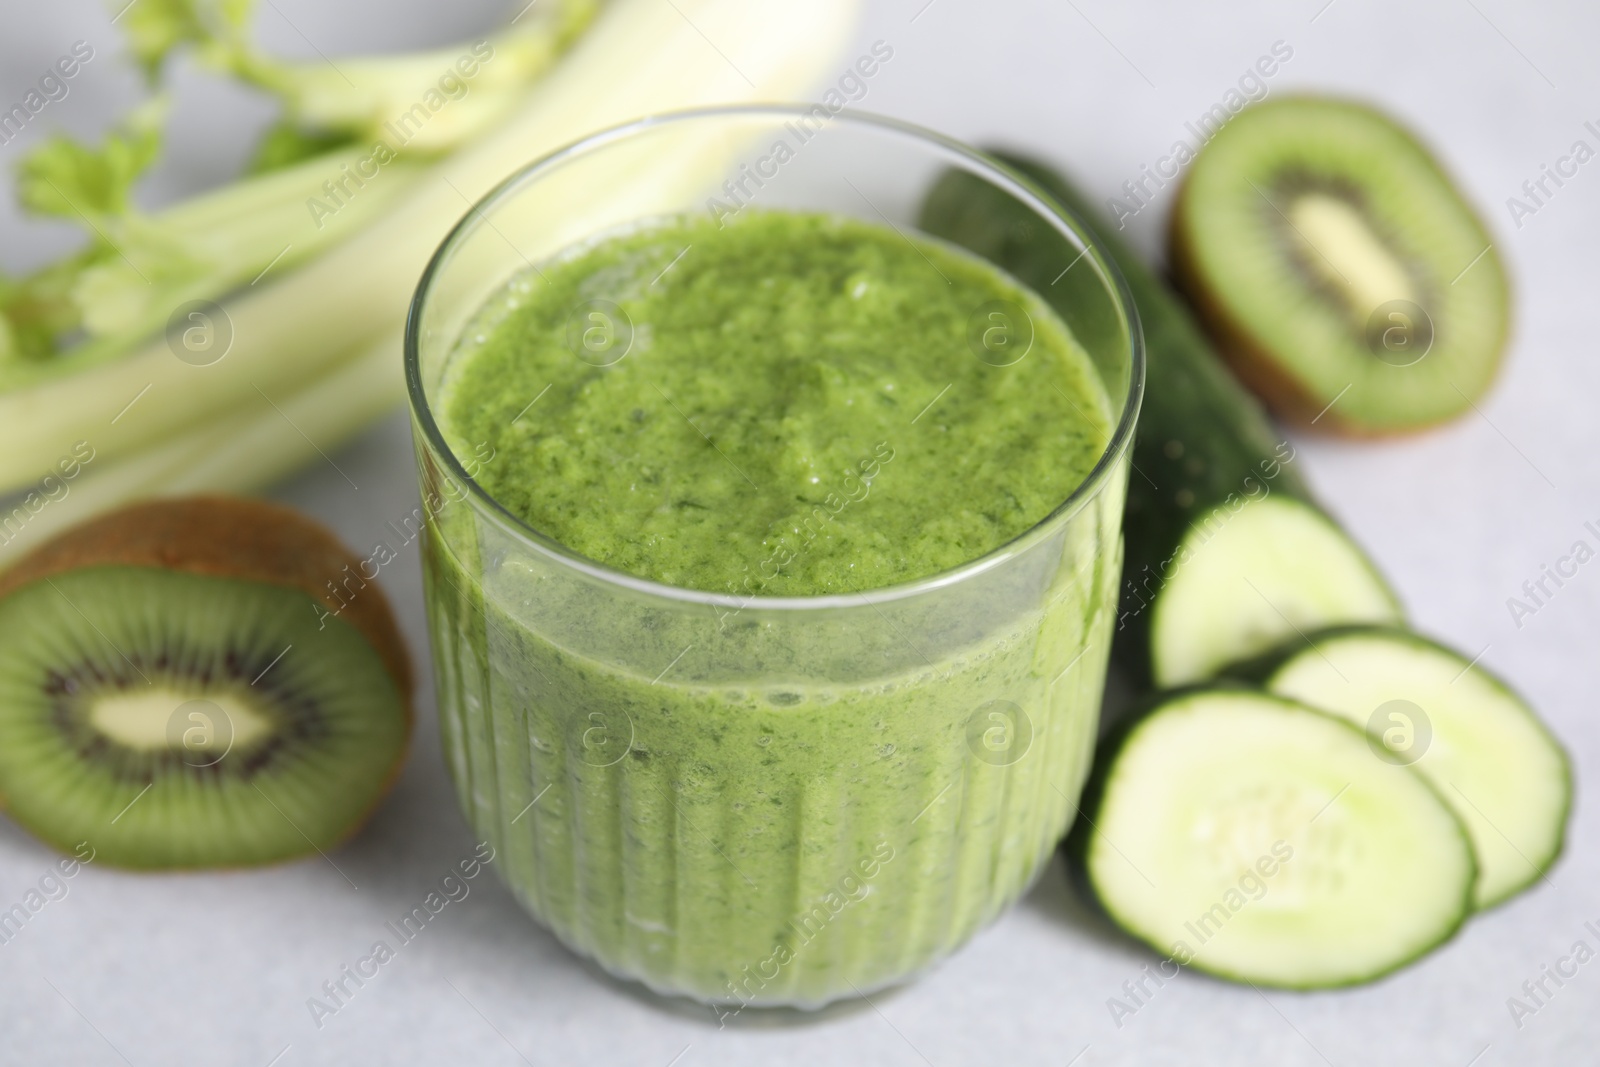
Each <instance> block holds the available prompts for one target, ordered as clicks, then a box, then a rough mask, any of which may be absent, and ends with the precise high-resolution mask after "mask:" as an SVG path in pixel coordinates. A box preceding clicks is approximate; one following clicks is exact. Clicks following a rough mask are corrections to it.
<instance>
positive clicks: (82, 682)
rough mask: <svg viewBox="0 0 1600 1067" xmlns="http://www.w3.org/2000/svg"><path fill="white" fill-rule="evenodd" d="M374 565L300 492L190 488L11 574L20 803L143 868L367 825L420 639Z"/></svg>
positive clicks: (30, 814)
mask: <svg viewBox="0 0 1600 1067" xmlns="http://www.w3.org/2000/svg"><path fill="white" fill-rule="evenodd" d="M357 564H358V561H357V559H356V557H355V556H353V555H352V554H351V553H350V552H349V551H348V550H346V549H345V548H344V547H343V546H342V545H340V544H339V542H338V541H337V540H336V539H335V538H334V537H333V535H332V534H330V533H328V532H327V531H326V530H324V529H322V528H321V527H320V526H317V525H316V524H314V523H312V522H311V521H309V520H307V519H306V518H304V517H302V516H300V515H299V514H298V513H296V512H293V511H291V510H289V509H287V508H282V507H278V506H276V505H272V504H268V503H265V502H262V501H256V500H247V499H236V498H227V497H193V498H185V499H173V500H163V501H155V502H148V503H142V504H136V505H133V506H131V507H128V508H125V509H122V510H120V511H117V512H114V513H112V514H109V515H106V516H103V517H101V518H99V519H96V520H93V521H91V522H89V523H87V524H85V525H83V526H79V527H77V528H75V529H73V530H70V531H68V532H67V533H66V534H64V535H63V536H61V537H60V538H58V539H56V540H55V541H53V542H51V543H50V544H48V545H46V546H44V547H42V548H40V549H39V550H38V551H36V552H35V553H33V554H32V555H30V556H28V557H25V558H24V559H22V560H21V561H19V562H18V563H17V565H16V566H15V567H14V568H12V569H11V570H9V571H7V572H5V573H4V574H0V799H3V803H4V806H5V808H6V809H7V811H8V812H9V814H10V815H11V817H12V818H13V819H15V820H16V821H17V822H18V823H20V824H21V825H22V826H24V827H25V828H26V829H28V830H29V831H30V832H31V833H33V834H34V835H35V836H37V837H39V838H40V839H41V840H43V841H45V842H47V843H49V844H51V845H53V846H55V847H57V848H60V849H63V850H67V851H70V850H72V849H74V848H76V847H77V846H78V845H79V844H80V843H81V842H85V841H87V842H88V843H89V844H90V845H91V846H92V847H93V848H94V850H95V858H96V862H104V863H107V864H110V865H113V866H121V867H130V868H145V869H171V868H199V867H237V866H249V865H255V864H262V863H272V862H276V861H281V860H287V859H291V858H294V857H297V856H301V855H304V854H307V853H310V852H312V851H314V850H323V851H325V850H327V849H328V848H331V847H332V846H334V845H336V844H337V843H339V842H340V841H341V840H343V839H344V838H345V837H347V836H349V835H350V834H351V833H353V832H354V831H355V830H356V829H357V828H359V826H360V825H361V823H362V822H364V821H365V818H366V816H367V815H368V813H370V812H371V811H372V809H373V808H374V807H375V806H376V804H377V802H378V800H379V799H380V798H381V797H382V795H383V794H384V793H385V792H386V790H387V788H388V786H389V785H390V784H391V782H392V781H393V779H394V777H395V775H396V774H397V772H398V770H399V767H400V764H401V762H402V761H403V759H404V755H405V751H406V747H407V743H408V741H409V737H410V732H411V710H410V698H411V682H410V667H409V663H408V660H407V657H406V652H405V646H404V644H403V643H402V641H401V639H400V636H399V632H398V630H397V628H396V627H395V623H394V618H393V615H392V613H391V611H390V609H389V606H388V604H387V602H386V601H385V599H384V597H383V594H382V593H381V592H380V591H379V590H378V588H377V586H375V585H371V584H367V585H365V586H364V587H362V588H360V589H358V590H356V591H355V593H354V595H353V597H352V596H351V593H350V592H349V591H348V590H349V589H350V585H349V583H348V575H349V573H350V571H347V570H346V568H347V567H349V568H350V569H351V570H352V571H353V570H355V569H356V568H357ZM341 582H343V583H344V584H343V585H341V584H340V583H341ZM336 590H337V593H338V595H336Z"/></svg>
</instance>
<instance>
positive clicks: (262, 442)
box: [0, 336, 405, 570]
mask: <svg viewBox="0 0 1600 1067" xmlns="http://www.w3.org/2000/svg"><path fill="white" fill-rule="evenodd" d="M404 395H405V382H404V378H403V376H402V374H401V372H400V338H399V337H398V336H389V337H385V338H383V340H382V341H380V342H378V343H377V344H374V345H372V346H370V347H368V348H367V349H365V350H364V351H362V352H360V353H358V354H356V355H355V356H354V357H353V358H350V359H347V360H345V361H344V362H343V363H341V364H339V365H338V366H337V367H335V368H334V369H333V370H331V371H330V372H329V373H327V374H324V375H323V376H321V377H319V378H318V379H316V380H315V381H313V382H311V383H308V384H306V385H305V386H303V387H302V388H301V389H300V390H299V391H298V392H297V393H294V394H292V395H289V396H285V397H270V399H269V396H262V395H260V394H257V395H256V396H255V401H254V403H249V402H247V403H245V404H243V405H241V406H240V407H239V408H238V409H235V410H233V411H229V412H224V413H222V415H221V416H220V417H218V418H216V419H215V420H213V421H211V422H207V423H204V424H202V425H199V426H196V427H194V428H192V429H190V430H187V431H185V432H183V433H180V434H176V435H174V436H173V437H171V438H168V439H167V440H165V441H163V442H161V443H160V444H158V445H157V446H155V447H154V448H150V449H147V450H145V451H143V452H140V453H138V454H137V455H134V456H131V457H128V458H126V459H124V460H121V461H117V462H111V463H107V464H105V465H104V466H102V465H101V464H102V461H103V460H104V457H103V456H101V455H99V454H98V453H97V454H96V456H95V460H94V462H92V463H90V464H89V465H88V466H86V467H85V468H84V470H83V473H82V474H81V475H80V476H79V477H78V478H77V479H75V480H73V481H70V482H65V483H63V484H65V485H66V487H67V492H66V495H65V496H64V497H61V498H60V499H57V500H52V501H51V502H49V503H48V504H45V505H44V506H43V507H42V508H40V509H39V511H38V513H37V514H33V515H28V514H27V513H26V511H25V509H22V508H21V506H20V505H19V504H17V503H16V502H15V501H13V502H11V505H10V507H9V508H6V507H4V506H0V570H3V569H5V568H6V567H8V566H10V565H11V563H13V562H15V560H17V559H18V558H20V557H21V556H22V555H23V554H25V553H26V552H27V551H28V550H29V549H31V548H33V547H34V546H36V545H39V544H42V543H43V542H44V541H46V540H48V539H49V538H50V537H52V536H54V535H55V534H57V533H59V532H60V531H61V530H64V529H67V528H68V527H70V526H73V525H75V524H76V523H79V522H82V521H83V520H84V519H87V518H89V517H90V516H92V515H95V514H97V513H99V512H101V511H105V510H107V509H109V508H114V507H117V506H118V505H120V504H125V503H128V502H130V501H133V500H138V499H140V498H143V497H149V496H175V495H179V494H184V493H206V492H249V491H251V490H254V489H260V488H262V487H264V486H267V485H270V484H272V483H273V482H275V481H278V480H279V479H281V478H283V477H285V476H287V475H289V474H291V473H293V472H294V471H295V470H297V469H299V468H300V467H303V466H306V465H307V464H309V463H314V462H332V461H331V459H328V458H327V457H328V456H329V455H330V454H331V453H332V452H334V450H336V449H337V448H338V447H339V446H340V445H342V444H344V443H345V442H346V441H348V440H349V439H350V438H351V437H353V436H355V435H356V434H357V433H359V432H360V431H361V430H362V429H364V428H365V427H366V426H367V425H368V424H370V423H371V422H372V421H373V420H374V419H376V418H378V417H379V416H381V415H382V414H383V413H384V412H386V411H389V410H391V409H392V408H393V407H394V406H395V405H396V404H398V403H399V402H400V400H401V398H402V397H403V396H404Z"/></svg>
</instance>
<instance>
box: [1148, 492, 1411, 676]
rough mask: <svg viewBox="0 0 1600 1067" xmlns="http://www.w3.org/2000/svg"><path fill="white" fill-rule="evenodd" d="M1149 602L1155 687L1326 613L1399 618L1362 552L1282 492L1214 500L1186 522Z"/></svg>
mask: <svg viewBox="0 0 1600 1067" xmlns="http://www.w3.org/2000/svg"><path fill="white" fill-rule="evenodd" d="M1308 560H1315V561H1316V562H1315V564H1314V565H1312V564H1309V563H1308ZM1219 605H1226V606H1227V608H1226V610H1223V611H1219V610H1218V606H1219ZM1153 610H1154V615H1153V616H1152V618H1151V623H1150V661H1151V674H1152V675H1153V677H1154V679H1155V682H1156V684H1157V685H1158V686H1161V687H1171V686H1177V685H1185V684H1187V683H1189V682H1195V681H1199V680H1200V679H1202V678H1209V677H1210V676H1211V675H1213V674H1215V673H1216V672H1217V671H1218V670H1219V669H1221V668H1222V667H1223V666H1225V665H1226V664H1227V663H1229V662H1230V661H1231V660H1234V659H1239V658H1242V657H1247V656H1255V655H1259V654H1261V653H1263V652H1266V651H1267V650H1269V649H1271V648H1274V647H1277V646H1280V645H1282V644H1283V643H1284V642H1285V641H1286V640H1288V639H1291V638H1294V637H1297V636H1298V635H1300V634H1302V633H1307V632H1309V631H1311V630H1316V629H1320V628H1321V627H1322V626H1324V625H1325V621H1324V620H1327V619H1345V620H1351V621H1356V620H1361V621H1369V622H1391V621H1398V620H1399V618H1400V606H1399V604H1397V603H1396V602H1395V599H1394V594H1393V593H1391V592H1390V591H1389V587H1388V586H1387V585H1385V584H1384V582H1383V579H1382V578H1380V577H1378V573H1377V571H1375V570H1373V567H1372V563H1371V562H1370V561H1369V560H1368V559H1367V557H1366V555H1365V554H1364V553H1362V552H1361V551H1360V550H1359V549H1357V548H1356V547H1355V546H1354V545H1353V544H1352V543H1351V541H1350V539H1349V538H1348V537H1346V536H1345V534H1344V532H1343V531H1342V530H1340V529H1339V528H1338V527H1337V526H1335V525H1334V524H1333V523H1332V521H1331V520H1329V519H1328V517H1327V516H1326V515H1324V514H1323V513H1322V512H1320V511H1318V510H1317V509H1316V508H1314V507H1312V506H1311V505H1309V504H1307V503H1305V502H1304V501H1302V500H1297V499H1295V498H1293V497H1287V496H1270V497H1263V498H1261V499H1259V500H1252V501H1244V502H1242V503H1241V504H1240V506H1239V507H1238V508H1237V509H1234V508H1230V507H1229V506H1228V505H1225V504H1224V505H1219V506H1217V507H1216V508H1214V509H1212V511H1211V513H1210V514H1209V515H1207V516H1204V517H1202V518H1201V519H1200V521H1197V522H1195V523H1193V524H1191V525H1190V527H1189V531H1188V533H1187V534H1185V536H1184V539H1183V541H1182V543H1181V544H1180V545H1179V547H1178V550H1177V552H1176V553H1175V554H1174V556H1173V566H1172V567H1171V568H1170V577H1168V578H1167V581H1166V583H1165V584H1164V586H1163V587H1162V590H1161V595H1160V596H1159V597H1157V598H1156V602H1155V605H1154V608H1153Z"/></svg>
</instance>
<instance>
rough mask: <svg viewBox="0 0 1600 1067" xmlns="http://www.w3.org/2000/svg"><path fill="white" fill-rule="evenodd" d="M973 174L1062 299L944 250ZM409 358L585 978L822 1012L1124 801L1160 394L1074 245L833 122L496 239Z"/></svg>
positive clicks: (758, 111) (442, 595)
mask: <svg viewBox="0 0 1600 1067" xmlns="http://www.w3.org/2000/svg"><path fill="white" fill-rule="evenodd" d="M953 171H954V172H962V173H965V174H967V175H971V176H975V177H977V178H980V179H981V180H983V181H984V182H986V183H989V184H990V185H992V186H993V187H995V188H997V189H999V190H1001V191H1003V192H1005V193H1006V194H1008V195H1009V196H1011V197H1014V198H1015V199H1016V200H1018V201H1020V202H1021V203H1023V204H1025V205H1026V206H1027V207H1028V208H1029V210H1030V222H1029V225H1030V226H1033V227H1037V230H1036V231H1035V233H1036V234H1045V235H1047V237H1048V239H1047V240H1046V241H1045V242H1043V244H1044V247H1045V248H1046V249H1047V251H1048V256H1047V258H1048V260H1049V261H1048V262H1047V263H1042V264H1041V265H1040V270H1039V271H1036V272H1034V273H1033V274H1031V275H1030V276H1031V277H1037V278H1040V279H1048V278H1051V277H1053V278H1054V279H1055V280H1054V281H1053V282H1049V283H1048V284H1044V283H1042V282H1041V283H1040V284H1039V288H1038V290H1037V291H1035V289H1032V288H1029V287H1028V286H1026V285H1024V284H1023V283H1022V282H1020V281H1018V280H1017V279H1015V278H1013V277H1011V276H1009V275H1007V274H1005V273H1003V272H1002V271H1001V270H999V269H998V268H997V267H995V266H994V265H993V264H991V263H990V262H988V261H987V260H986V259H984V258H983V257H982V256H981V255H978V254H976V253H974V252H971V251H968V250H967V249H964V248H961V247H957V246H956V245H954V244H950V243H946V242H943V241H939V240H936V239H934V238H932V237H929V236H927V235H925V234H923V233H921V232H920V231H919V230H918V228H917V225H916V219H917V212H918V207H919V204H920V203H921V201H922V198H923V197H924V195H925V194H926V193H927V191H928V190H929V189H930V187H932V186H933V185H934V183H936V182H937V181H938V180H939V179H940V178H941V177H942V176H947V175H948V174H949V173H951V172H953ZM999 239H1001V240H1003V239H1004V235H1000V237H999ZM982 243H983V242H974V245H980V244H982ZM991 243H992V242H991ZM405 359H406V374H407V378H408V383H409V389H410V399H411V410H412V414H413V418H414V428H415V438H416V443H417V444H416V451H417V460H418V465H419V468H420V480H421V487H422V495H423V500H424V512H425V517H426V536H425V541H424V544H425V550H424V560H425V582H426V595H427V603H428V611H429V623H430V632H431V637H432V646H433V667H434V674H435V687H436V693H437V696H438V703H439V716H440V723H441V728H442V732H443V741H444V751H445V754H446V758H447V760H448V762H449V766H450V771H451V774H452V777H453V780H454V782H455V786H456V789H457V793H458V797H459V800H460V803H461V806H462V809H463V811H464V812H465V814H466V816H467V819H468V820H469V821H470V822H471V824H472V827H473V831H474V833H476V834H478V835H480V836H481V837H482V838H483V839H486V840H488V841H490V842H491V843H492V844H493V845H494V848H495V852H496V857H495V863H494V867H495V869H496V870H498V871H499V872H500V875H501V877H502V878H503V879H504V880H505V881H506V883H507V884H508V885H509V886H510V888H511V889H512V891H513V892H514V893H515V894H516V896H517V898H518V899H519V900H520V901H521V902H522V904H523V905H524V906H525V907H526V908H527V909H528V910H529V911H530V912H531V913H532V914H533V915H534V916H535V917H536V918H537V919H538V920H539V921H540V922H541V923H543V924H544V925H545V926H547V927H548V928H549V929H550V930H551V931H552V932H553V933H554V934H555V935H556V936H557V937H558V938H559V939H560V940H561V941H562V942H563V943H565V944H566V945H567V946H569V947H570V948H571V949H572V950H574V951H575V952H578V953H580V954H582V955H583V956H586V957H589V958H591V959H593V960H595V961H596V962H598V963H599V964H600V965H601V966H602V967H604V968H605V969H606V970H607V971H609V972H611V973H613V974H616V975H620V976H624V977H626V978H630V979H635V980H638V981H640V982H643V983H645V984H646V985H647V986H649V987H650V988H652V989H654V990H656V991H658V992H662V993H667V994H679V995H687V996H689V997H693V998H696V999H699V1000H702V1001H705V1002H707V1003H710V1004H713V1005H718V1006H719V1008H718V1010H719V1012H723V1013H727V1012H733V1011H737V1010H740V1009H742V1008H743V1007H745V1006H754V1005H763V1006H765V1005H795V1006H802V1007H815V1006H819V1005H821V1004H824V1003H826V1002H828V1001H831V1000H834V999H837V998H840V997H849V996H855V995H859V994H865V993H870V992H871V991H872V990H874V989H877V988H880V987H883V986H885V985H889V984H892V983H896V982H901V981H904V980H906V979H907V978H908V977H910V976H912V975H914V974H916V973H918V972H920V971H922V970H924V969H926V968H928V967H929V966H930V965H932V964H933V963H935V962H936V961H938V960H939V959H941V958H942V957H944V956H945V955H947V954H948V953H950V952H951V951H952V950H954V949H955V948H956V947H958V946H959V945H961V944H962V943H963V942H964V941H965V940H966V939H968V938H969V937H971V936H972V934H973V933H974V932H975V931H977V930H978V929H979V928H981V927H982V926H983V925H984V924H985V923H987V922H989V921H990V920H992V919H994V918H995V917H996V916H997V915H998V914H999V913H1000V912H1001V911H1002V910H1003V909H1004V908H1006V907H1007V906H1008V905H1009V904H1011V903H1012V902H1013V901H1015V900H1016V899H1017V898H1018V896H1020V895H1021V894H1022V893H1023V892H1024V891H1025V890H1026V889H1027V888H1028V886H1029V885H1030V883H1031V882H1032V880H1033V879H1034V877H1035V876H1036V875H1037V874H1038V873H1039V872H1040V870H1041V868H1042V867H1043V865H1044V864H1045V862H1046V861H1047V860H1048V859H1049V857H1050V856H1051V855H1052V852H1053V849H1054V847H1055V845H1056V843H1057V841H1058V840H1059V839H1060V837H1061V836H1062V834H1063V833H1064V831H1065V830H1066V828H1067V826H1068V823H1069V821H1070V820H1071V819H1072V818H1073V816H1074V813H1075V811H1076V804H1077V799H1078V794H1079V790H1080V789H1081V787H1082V785H1083V782H1084V777H1085V774H1086V772H1087V771H1088V768H1089V762H1090V754H1091V750H1092V747H1093V744H1094V741H1095V734H1096V725H1097V719H1098V715H1099V705H1100V699H1101V691H1102V684H1103V680H1104V672H1105V666H1106V656H1107V652H1108V650H1109V647H1110V640H1111V630H1112V622H1113V618H1114V616H1115V602H1116V588H1117V583H1118V578H1119V569H1120V565H1121V556H1122V552H1121V542H1120V533H1119V529H1120V523H1121V514H1122V505H1123V498H1124V490H1125V485H1126V479H1127V467H1128V448H1129V444H1130V442H1131V439H1132V434H1133V428H1134V421H1135V417H1136V414H1137V411H1138V405H1139V396H1140V391H1141V385H1142V375H1143V356H1142V352H1141V340H1140V333H1139V327H1138V324H1137V320H1136V318H1135V316H1134V312H1133V310H1132V305H1131V302H1130V301H1129V299H1128V297H1127V295H1126V293H1125V292H1124V290H1123V288H1122V285H1121V282H1120V279H1119V278H1118V277H1117V276H1116V273H1115V270H1114V268H1113V267H1111V266H1110V265H1109V263H1108V260H1107V258H1106V257H1105V256H1104V255H1102V253H1101V252H1100V250H1099V249H1098V248H1097V247H1095V245H1094V244H1093V242H1092V240H1091V239H1090V238H1089V237H1088V236H1087V235H1086V232H1085V230H1084V229H1083V227H1081V226H1080V225H1079V224H1078V223H1077V222H1075V221H1074V220H1073V219H1072V218H1071V217H1070V216H1068V215H1067V214H1066V213H1065V212H1064V211H1063V210H1062V209H1061V208H1060V207H1058V206H1057V205H1055V204H1054V203H1053V202H1051V201H1049V200H1048V199H1047V198H1046V197H1044V196H1043V195H1041V194H1040V193H1038V192H1037V191H1036V190H1035V189H1034V188H1033V187H1032V186H1031V185H1029V184H1028V183H1027V182H1026V181H1025V180H1023V179H1021V178H1019V177H1018V176H1016V175H1015V174H1013V173H1011V172H1009V171H1007V170H1005V169H1003V168H1002V167H1000V166H999V165H998V164H996V163H994V162H993V161H991V160H989V159H988V158H987V157H984V156H982V155H981V154H979V153H977V152H974V151H972V150H970V149H967V148H965V147H962V146H961V145H959V144H956V143H954V142H951V141H949V140H946V139H944V138H941V137H939V136H936V135H933V134H930V133H928V132H926V131H922V130H918V129H915V128H913V127H910V126H907V125H904V124H901V123H898V122H892V121H888V120H885V119H880V118H872V117H868V116H864V115H859V114H853V113H850V112H834V111H830V110H829V109H828V108H826V107H824V106H821V105H819V106H817V107H813V108H811V109H809V110H806V109H800V108H794V109H784V108H770V107H758V108H742V109H723V110H716V111H704V112H694V113H686V114H680V115H673V116H668V117H663V118H652V119H649V120H645V121H641V122H638V123H635V124H633V125H630V126H627V127H624V128H621V129H616V130H612V131H609V132H606V133H602V134H598V135H596V136H594V137H591V138H589V139H587V140H585V141H583V142H581V143H579V144H576V145H573V146H571V147H569V148H567V149H565V150H562V151H560V152H557V153H555V154H554V155H551V156H549V157H546V158H545V159H542V160H540V161H538V162H536V163H534V164H532V165H530V166H529V167H527V168H526V169H525V170H522V171H521V172H519V173H517V174H515V175H513V176H512V177H511V178H509V179H508V180H507V181H506V182H505V183H503V184H502V185H501V186H500V187H499V188H498V189H496V190H495V191H494V192H492V193H491V194H490V195H489V196H487V197H486V198H485V199H484V200H483V201H482V202H481V203H479V204H478V205H476V206H475V207H474V208H473V209H472V210H471V211H470V212H469V213H468V214H467V216H466V217H465V218H464V219H463V220H462V221H461V222H460V224H459V225H458V226H457V227H456V228H455V230H454V231H453V232H452V233H451V234H450V236H449V238H448V239H447V240H446V241H445V242H444V244H443V245H442V246H441V248H440V249H439V251H438V253H437V254H436V255H435V257H434V259H433V261H432V263H431V264H430V266H429V267H428V270H427V272H426V274H425V275H424V277H423V279H422V282H421V285H420V287H419V289H418V292H417V295H416V298H415V300H414V302H413V305H412V309H411V316H410V320H409V323H408V328H407V334H406V355H405Z"/></svg>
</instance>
